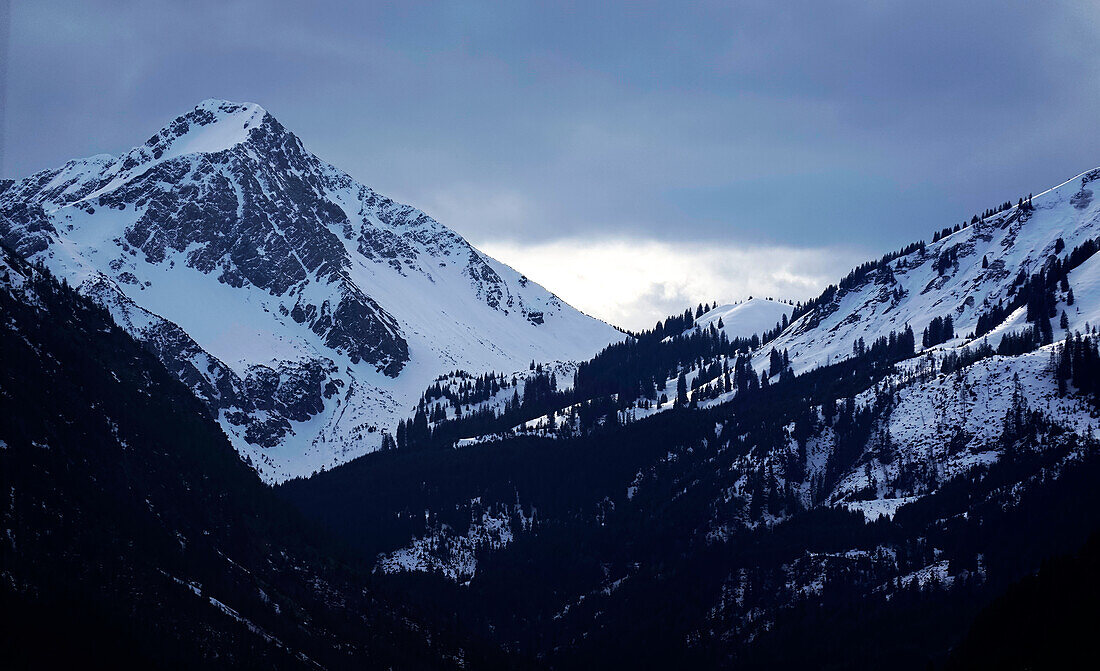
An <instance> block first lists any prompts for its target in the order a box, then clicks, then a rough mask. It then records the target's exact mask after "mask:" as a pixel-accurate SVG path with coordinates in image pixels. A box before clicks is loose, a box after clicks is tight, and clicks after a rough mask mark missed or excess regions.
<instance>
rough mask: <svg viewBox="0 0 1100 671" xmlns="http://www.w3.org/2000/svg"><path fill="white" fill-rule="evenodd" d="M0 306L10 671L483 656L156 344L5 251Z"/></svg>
mask: <svg viewBox="0 0 1100 671" xmlns="http://www.w3.org/2000/svg"><path fill="white" fill-rule="evenodd" d="M0 315H2V318H0V360H2V361H3V362H4V365H3V366H0V491H3V495H2V502H0V527H2V528H3V529H4V533H3V535H2V536H0V576H2V578H3V579H2V580H0V604H2V605H0V613H2V614H3V615H2V618H0V619H3V621H4V626H3V627H2V629H3V634H2V637H3V641H4V645H3V646H2V651H0V660H3V663H2V665H3V666H4V668H54V667H58V666H69V665H76V666H86V665H87V664H89V663H94V664H98V665H103V666H110V667H112V668H144V669H147V668H181V669H184V668H246V667H247V668H261V667H262V668H311V669H315V668H318V667H321V668H330V669H337V668H364V667H368V668H447V667H457V666H458V665H459V664H458V662H457V659H458V658H459V657H461V656H464V655H470V654H471V653H470V652H469V651H467V652H463V650H462V649H461V648H460V647H459V646H458V645H457V644H456V643H455V642H454V641H455V639H454V638H453V636H452V635H451V634H448V633H447V632H445V631H433V632H428V631H426V630H425V628H424V627H423V626H422V625H421V624H420V623H418V622H417V621H416V620H414V619H412V618H411V617H410V615H409V614H408V613H407V612H405V611H404V610H402V609H400V608H397V607H395V606H394V605H392V604H390V603H387V602H386V601H385V600H383V599H379V598H377V597H376V596H375V594H374V592H373V590H371V589H370V588H369V587H368V586H367V583H368V577H367V576H365V575H364V574H363V573H361V572H359V571H357V570H354V569H352V568H350V566H351V565H350V564H348V563H346V562H345V561H342V560H341V553H340V552H339V551H338V550H336V549H334V547H333V546H332V545H330V544H329V543H328V542H327V541H325V540H323V539H322V538H321V537H320V536H318V535H315V534H313V533H312V532H309V531H307V530H306V526H305V524H304V523H303V522H302V521H301V520H300V519H299V518H298V517H297V516H296V515H294V514H293V513H292V511H289V510H288V509H286V508H285V507H284V506H283V505H282V504H281V503H280V502H279V501H277V500H276V499H275V498H274V497H273V496H272V494H271V491H270V489H269V488H267V487H265V486H264V485H263V484H262V483H261V481H260V480H259V478H258V477H257V476H256V474H255V473H254V472H252V471H251V470H250V469H249V468H248V467H247V466H246V465H245V464H244V463H243V462H242V461H241V459H240V457H239V455H238V454H237V453H236V452H235V451H234V450H233V448H232V447H231V446H230V444H229V442H228V441H227V440H226V438H225V436H224V434H223V433H222V432H221V430H220V429H219V428H218V426H217V424H215V423H214V422H213V421H212V420H211V419H210V418H209V417H208V416H207V414H206V412H205V409H204V407H203V406H202V405H201V404H200V403H199V402H198V401H197V400H195V399H194V397H192V396H191V394H190V392H189V391H188V390H187V388H186V387H184V386H183V385H182V384H181V383H180V382H179V381H178V380H176V379H175V377H174V376H172V375H171V374H169V373H168V372H167V371H166V370H165V369H164V368H163V367H162V366H161V365H160V363H159V362H158V361H157V360H156V358H155V357H153V356H152V355H151V354H150V353H149V352H147V351H146V350H145V349H143V348H142V346H141V345H140V344H138V343H137V342H135V341H134V340H133V339H132V338H130V336H128V335H127V334H126V333H125V331H123V330H122V329H120V328H119V327H118V326H117V325H115V324H114V323H113V322H112V321H111V319H110V316H109V315H108V314H107V313H106V312H105V311H104V310H103V309H102V308H100V307H99V306H97V305H95V304H94V303H92V302H91V301H90V300H89V299H87V298H85V297H82V296H79V295H78V294H76V293H75V292H74V291H72V290H71V289H70V288H68V287H66V286H63V285H62V284H60V283H58V282H56V280H54V279H53V278H52V277H50V276H49V275H48V274H47V273H46V272H45V271H43V270H39V269H36V268H35V267H33V266H31V265H30V264H27V263H25V262H24V261H23V260H22V259H19V258H17V257H15V256H13V255H11V254H9V253H8V251H7V250H5V249H0ZM479 658H480V655H479V654H477V653H474V654H473V659H471V660H468V661H473V660H474V659H479ZM90 660H91V661H90ZM483 662H484V663H487V664H491V663H492V662H491V658H487V659H485V660H483ZM475 663H476V662H475Z"/></svg>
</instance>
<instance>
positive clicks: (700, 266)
mask: <svg viewBox="0 0 1100 671" xmlns="http://www.w3.org/2000/svg"><path fill="white" fill-rule="evenodd" d="M478 247H479V248H480V249H481V250H482V251H484V252H486V253H488V254H490V255H492V256H494V257H496V258H498V259H500V260H501V261H504V262H505V263H507V264H509V265H511V266H512V267H514V268H518V269H521V271H522V272H524V273H525V274H526V275H527V276H528V277H530V278H531V279H533V280H535V281H536V282H538V283H540V284H542V285H543V286H545V287H547V288H548V289H550V290H551V291H553V292H554V293H556V294H557V295H558V296H560V297H561V298H563V299H564V300H566V301H568V302H569V303H570V304H572V305H573V306H575V307H577V308H580V309H581V310H583V311H585V312H587V313H588V314H591V315H593V316H595V317H599V318H601V319H603V320H605V321H607V322H610V323H612V324H614V325H616V326H619V327H622V328H627V329H632V330H640V329H645V328H651V327H652V326H653V325H654V323H655V322H656V321H657V320H658V319H662V318H664V317H665V316H667V315H670V314H675V313H678V312H681V311H683V309H684V308H685V306H690V305H695V304H697V303H700V302H708V303H709V302H711V301H718V302H719V303H726V302H734V301H738V300H743V299H745V298H748V297H749V296H766V297H772V298H781V299H794V300H803V299H806V298H810V297H812V296H816V295H817V294H819V293H820V292H821V290H822V289H823V288H824V287H825V285H826V284H829V283H831V282H835V281H836V280H837V279H838V278H839V277H840V276H842V275H843V274H844V273H845V272H846V271H847V270H849V269H851V267H853V266H854V265H856V264H857V263H858V262H859V261H860V260H862V259H861V256H860V255H859V253H858V252H855V251H853V250H851V249H842V248H819V249H798V248H793V247H778V246H761V245H748V246H744V245H730V244H721V243H707V244H700V243H691V242H678V243H676V242H665V241H660V240H653V239H647V240H634V239H623V238H619V239H613V238H604V239H590V238H567V239H561V240H555V241H553V242H545V243H538V244H516V243H509V242H492V241H484V242H482V243H481V244H480V245H478Z"/></svg>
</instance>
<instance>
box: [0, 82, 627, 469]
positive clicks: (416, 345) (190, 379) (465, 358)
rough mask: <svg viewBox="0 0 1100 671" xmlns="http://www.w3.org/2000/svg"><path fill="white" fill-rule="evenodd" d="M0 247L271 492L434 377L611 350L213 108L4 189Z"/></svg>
mask: <svg viewBox="0 0 1100 671" xmlns="http://www.w3.org/2000/svg"><path fill="white" fill-rule="evenodd" d="M0 240H2V241H3V242H4V243H5V244H7V245H9V246H10V247H12V248H14V249H16V251H18V252H19V253H21V254H23V255H24V256H27V257H29V258H31V259H34V260H41V261H42V262H44V263H45V264H46V265H47V266H48V267H49V268H50V269H51V270H52V271H53V272H54V273H55V274H56V275H57V276H58V277H63V278H65V279H66V280H67V281H68V282H69V283H70V284H73V285H74V286H78V287H79V288H80V290H81V291H82V292H84V293H86V294H89V295H92V296H94V297H95V298H96V299H97V300H99V301H100V302H101V303H103V304H104V305H106V306H107V307H108V308H109V309H110V310H111V311H112V314H113V315H114V317H115V319H116V320H117V321H118V322H119V323H120V324H122V325H123V326H125V327H126V328H127V329H128V330H129V331H130V332H131V333H132V334H133V335H135V336H136V337H138V338H139V339H141V340H142V341H143V342H145V343H146V344H147V346H149V347H150V348H151V349H152V350H153V351H155V352H156V353H157V354H158V355H159V356H160V358H161V360H162V361H163V362H164V363H165V365H166V366H167V367H168V368H169V369H170V370H172V371H173V372H175V373H176V374H177V375H178V376H179V377H180V378H181V379H182V380H184V381H185V382H186V383H187V384H188V385H189V386H190V387H191V388H192V390H193V391H194V392H195V393H196V395H198V396H199V398H200V399H202V400H203V401H204V402H206V403H207V405H208V406H209V407H210V408H211V411H212V412H213V413H214V414H216V415H217V417H218V419H219V421H220V422H221V425H222V427H223V428H224V429H225V431H226V433H227V434H228V435H229V436H230V439H231V440H232V442H233V444H234V446H235V447H236V448H237V449H238V450H239V451H240V452H241V454H242V455H244V456H245V457H246V458H248V459H249V460H250V461H251V463H252V464H253V465H254V466H255V467H256V469H257V470H258V471H259V472H260V474H261V475H262V476H263V477H264V478H265V479H267V480H268V481H281V480H285V479H287V478H290V477H294V476H298V475H308V474H309V473H311V472H313V471H315V470H317V469H320V468H324V467H330V466H332V465H335V464H338V463H342V462H344V461H347V460H349V459H351V458H354V457H356V456H359V455H360V454H363V453H365V452H368V451H370V450H372V449H375V448H377V447H378V446H379V445H380V443H381V439H382V434H383V432H386V431H392V430H393V428H394V427H395V426H396V424H397V422H398V421H399V420H400V419H403V418H404V417H406V416H407V415H409V414H410V413H411V411H412V409H413V407H414V406H415V403H416V401H417V399H418V398H419V397H420V394H421V393H422V392H423V391H424V389H425V388H426V387H427V386H428V385H429V384H430V383H431V382H432V381H433V380H434V379H435V378H436V377H437V376H439V375H440V374H442V373H444V372H447V371H451V370H455V369H464V370H469V371H484V370H519V369H521V368H523V367H525V366H526V365H527V364H528V363H529V362H530V361H531V360H539V361H544V360H571V359H583V358H586V357H588V356H590V355H592V354H594V353H595V352H596V351H598V350H599V349H601V348H602V347H604V346H606V345H607V344H609V343H611V342H614V341H616V340H619V339H621V337H622V335H621V334H620V333H619V332H618V331H616V330H615V329H613V328H612V327H610V326H608V325H607V324H605V323H603V322H600V321H598V320H596V319H593V318H591V317H588V316H586V315H584V314H582V313H580V312H578V311H577V310H575V309H573V308H572V307H570V306H569V305H567V304H565V303H563V302H562V301H561V300H560V299H558V298H557V297H556V296H554V295H553V294H551V293H550V292H548V291H546V290H545V289H543V288H542V287H541V286H539V285H537V284H535V283H533V282H530V281H529V280H528V279H527V278H526V277H524V276H522V275H520V274H519V273H517V272H516V271H514V270H513V269H512V268H510V267H508V266H506V265H504V264H502V263H500V262H498V261H496V260H495V259H492V258H490V257H488V256H486V255H484V254H482V253H481V252H480V251H478V250H477V249H475V248H474V247H472V246H471V245H470V244H469V243H468V242H466V241H465V240H464V239H463V238H462V237H461V236H459V235H458V234H456V233H454V232H453V231H451V230H450V229H448V228H446V227H445V226H443V225H442V224H440V223H438V222H437V221H435V220H434V219H432V218H431V217H429V216H428V215H426V214H424V213H423V212H420V211H419V210H416V209H414V208H412V207H409V206H407V205H401V204H399V203H395V202H394V201H392V200H390V199H388V198H386V197H384V196H382V195H380V194H378V193H376V192H374V191H373V190H371V189H370V188H368V187H366V186H363V185H362V184H359V183H358V182H356V181H355V180H353V179H352V178H351V177H350V176H348V175H347V174H345V173H343V172H341V171H340V170H338V169H336V168H335V167H333V166H331V165H329V164H327V163H324V162H323V161H321V160H319V159H318V158H317V157H315V156H314V155H312V154H310V153H309V152H308V151H307V150H306V149H305V148H304V147H303V146H302V143H301V142H300V140H299V139H298V138H297V137H296V136H294V135H293V134H292V133H290V132H289V131H287V130H286V129H285V128H284V127H283V126H282V125H281V124H279V122H278V121H277V120H276V119H275V118H274V117H273V116H271V115H270V114H268V113H267V112H266V111H264V110H263V108H261V107H259V106H258V105H254V104H243V105H242V104H235V103H230V102H226V101H221V100H207V101H204V102H202V103H201V104H199V106H197V107H196V108H195V109H194V110H192V111H191V112H189V113H187V114H185V115H183V116H181V117H179V118H177V119H175V120H174V121H173V122H171V123H170V124H169V125H167V126H166V127H165V128H163V129H162V130H160V131H159V132H157V133H156V134H155V135H153V137H151V138H150V139H149V140H148V141H147V142H146V143H145V144H144V145H143V146H140V147H135V148H134V149H132V150H130V151H129V152H127V153H125V154H123V155H122V156H119V157H111V156H106V155H99V156H94V157H91V158H88V159H83V160H78V161H70V162H69V163H67V164H66V165H65V166H63V167H61V168H59V169H57V170H47V171H42V172H40V173H37V174H35V175H31V176H30V177H27V178H25V179H23V180H22V181H19V182H14V183H13V182H10V181H6V182H0Z"/></svg>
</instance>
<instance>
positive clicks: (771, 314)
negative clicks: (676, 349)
mask: <svg viewBox="0 0 1100 671" xmlns="http://www.w3.org/2000/svg"><path fill="white" fill-rule="evenodd" d="M793 310H794V307H793V306H791V305H788V304H786V303H780V302H779V301H773V300H771V299H770V298H750V299H748V300H746V301H742V302H740V303H734V304H732V305H720V306H718V307H716V308H714V309H712V310H708V311H707V312H704V313H703V315H702V316H701V317H699V318H698V319H696V320H695V325H696V326H699V327H701V328H704V329H705V328H710V325H711V324H714V325H715V326H716V327H717V325H718V322H719V321H721V322H722V330H723V331H725V333H726V337H728V338H729V339H730V340H735V339H737V338H749V337H751V336H752V335H754V334H756V335H761V334H763V333H764V332H765V331H770V330H772V329H774V328H775V327H776V325H777V324H779V323H780V322H781V321H782V319H783V317H784V315H785V316H787V317H788V318H789V317H790V316H791V312H792V311H793ZM693 328H694V327H693Z"/></svg>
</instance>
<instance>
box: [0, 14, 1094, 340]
mask: <svg viewBox="0 0 1100 671" xmlns="http://www.w3.org/2000/svg"><path fill="white" fill-rule="evenodd" d="M4 2H5V0H0V22H2V20H3V16H4V9H3V4H4ZM689 5H690V6H689ZM9 31H10V44H9V45H8V47H7V55H6V57H5V55H4V54H3V52H0V59H2V60H3V63H2V64H0V73H2V72H3V71H4V70H6V72H7V82H6V86H5V87H4V104H3V105H0V121H2V123H3V126H4V131H5V133H4V143H3V147H4V154H3V159H2V160H3V163H2V166H0V174H2V175H3V176H5V177H20V176H25V175H27V174H29V173H31V172H34V171H36V170H39V169H42V168H47V167H55V166H57V165H60V164H61V163H64V162H65V161H66V160H68V159H70V158H74V157H79V156H86V155H90V154H96V153H101V152H108V153H119V152H121V151H124V150H125V149H127V148H129V147H130V146H132V145H135V144H139V143H141V142H143V141H144V140H145V139H146V138H147V137H149V136H150V135H151V134H152V133H153V132H154V131H156V130H157V129H158V128H160V127H161V126H162V125H163V124H164V123H165V122H166V121H168V120H170V119H172V118H173V117H175V116H177V115H179V114H181V113H183V112H185V111H187V110H189V109H190V108H191V107H193V106H194V105H195V104H196V103H197V102H199V101H200V100H202V99H204V98H208V97H219V98H226V99H230V100H236V101H250V102H257V103H260V104H261V105H263V106H264V107H265V108H266V109H268V111H270V112H271V113H273V114H274V115H275V116H276V117H278V118H279V119H280V120H281V121H282V122H283V124H284V125H286V126H287V127H288V128H290V129H291V130H293V131H294V132H295V133H297V134H298V135H299V136H300V137H301V138H302V140H303V141H304V142H305V144H306V146H307V147H309V148H310V149H311V150H312V151H314V152H315V153H316V154H318V155H319V156H321V157H322V158H324V159H326V160H328V161H330V162H331V163H333V164H335V165H337V166H338V167H340V168H343V169H344V170H346V171H347V172H349V173H351V174H352V175H353V176H354V177H356V178H358V179H359V180H360V181H362V182H364V183H366V184H369V185H371V186H372V187H374V188H376V189H377V190H379V191H381V192H383V193H386V194H388V195H390V196H392V197H394V198H397V199H398V200H402V201H405V202H408V203H411V204H413V205H416V206H418V207H420V208H422V209H424V210H426V211H427V212H428V213H430V214H432V215H433V216H435V217H436V218H437V219H439V220H440V221H442V222H443V223H444V224H447V225H449V226H450V227H452V228H454V229H455V230H457V231H458V232H459V233H461V234H463V235H464V236H466V237H467V238H468V239H469V240H470V241H471V242H473V243H474V244H475V245H478V246H479V247H481V248H482V249H484V250H486V251H487V252H489V253H491V254H494V255H497V256H498V257H499V258H501V259H502V260H505V261H507V262H509V263H511V264H512V265H514V266H516V267H517V268H518V269H519V270H521V271H523V272H525V273H527V274H528V275H530V276H531V277H532V278H533V279H535V280H537V281H539V282H541V283H543V284H544V285H546V286H547V287H548V288H550V289H551V290H554V291H557V292H558V293H559V294H561V295H562V296H563V297H564V298H566V299H567V300H569V301H571V302H573V303H574V304H576V305H578V306H579V307H581V308H583V309H585V310H587V311H589V312H591V313H593V314H596V315H597V316H600V317H603V318H605V319H608V320H610V321H612V322H614V323H617V324H621V325H624V326H629V327H641V326H648V325H651V324H652V322H653V321H655V320H656V319H657V318H658V317H659V316H662V315H664V314H666V313H668V312H674V311H679V310H681V309H682V308H683V306H684V305H685V304H688V303H691V304H694V303H697V302H699V301H704V300H712V299H720V300H737V299H740V298H744V297H745V296H747V295H749V294H765V295H779V296H787V297H791V298H806V297H809V296H811V295H814V294H816V293H817V292H818V291H819V290H820V289H821V288H822V286H823V285H824V284H825V283H827V282H829V281H833V280H835V279H836V278H837V276H839V275H840V274H843V273H844V272H845V271H846V270H847V269H848V268H849V267H850V266H852V265H853V264H855V263H857V262H859V261H861V260H863V259H864V258H865V257H870V256H878V255H881V254H882V253H883V252H885V251H888V250H889V249H892V248H895V247H899V246H902V245H904V244H906V243H908V242H910V241H913V240H916V239H920V238H925V239H928V238H930V235H931V231H933V230H934V229H938V228H942V227H943V226H946V225H952V224H954V223H957V222H960V221H962V220H963V219H969V217H970V215H972V214H973V213H974V212H977V211H980V210H983V209H985V208H986V207H989V206H991V205H994V204H997V203H1000V202H1003V201H1004V200H1006V199H1012V200H1015V199H1016V197H1018V196H1019V195H1021V194H1026V193H1027V192H1029V191H1035V192H1037V191H1041V190H1043V189H1045V188H1046V187H1048V186H1052V185H1054V184H1056V183H1058V182H1061V181H1063V180H1064V179H1066V178H1068V177H1070V176H1072V175H1074V174H1076V173H1078V172H1081V171H1083V170H1086V169H1089V168H1091V167H1095V166H1097V165H1100V133H1098V132H1097V128H1096V124H1097V121H1098V120H1100V115H1098V111H1100V48H1098V46H1097V45H1100V9H1097V7H1096V5H1095V4H1094V3H1086V2H1073V3H1069V2H1067V3H1061V2H1054V1H1044V2H1030V3H1025V2H1005V1H1004V0H1002V1H1000V2H978V1H967V2H958V1H957V0H956V1H953V2H936V1H929V0H923V1H921V2H910V3H903V2H824V1H821V0H805V1H787V2H782V3H777V2H720V3H719V2H715V3H708V2H700V3H683V2H670V3H657V2H654V3H647V2H625V3H622V4H616V3H604V2H600V3H596V2H577V3H568V2H555V3H545V4H542V3H540V4H527V3H520V2H503V3H479V2H471V1H469V0H464V1H462V2H453V3H451V2H431V3H415V2H397V3H380V2H378V3H376V2H346V3H329V2H319V1H317V0H314V1H313V2H289V1H288V2H259V1H253V0H248V1H238V2H234V1H232V0H217V1H210V2H205V1H201V0H200V1H195V0H191V1H187V2H183V1H178V0H177V1H174V2H159V1H154V0H142V1H141V2H127V1H123V0H115V1H102V2H93V1H84V2H79V3H78V2H53V1H49V0H33V1H32V0H15V1H14V2H13V3H12V6H11V9H10V27H9ZM3 32H4V31H3V27H2V26H0V35H2V34H3Z"/></svg>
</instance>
